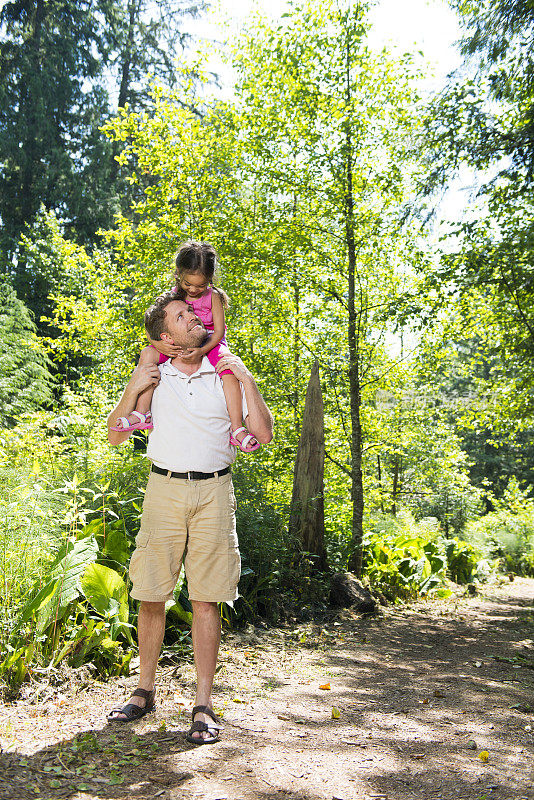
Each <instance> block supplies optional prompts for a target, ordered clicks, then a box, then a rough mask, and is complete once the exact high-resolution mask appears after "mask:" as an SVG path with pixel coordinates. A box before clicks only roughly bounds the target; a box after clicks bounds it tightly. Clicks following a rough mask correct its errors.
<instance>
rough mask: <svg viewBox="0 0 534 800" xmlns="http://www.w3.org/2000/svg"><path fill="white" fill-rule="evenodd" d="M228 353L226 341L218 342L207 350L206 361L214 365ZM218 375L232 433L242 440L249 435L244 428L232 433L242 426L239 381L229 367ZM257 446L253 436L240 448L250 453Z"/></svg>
mask: <svg viewBox="0 0 534 800" xmlns="http://www.w3.org/2000/svg"><path fill="white" fill-rule="evenodd" d="M229 353H230V350H229V349H228V347H227V346H226V342H220V343H219V344H216V345H215V347H213V348H212V349H211V350H210V351H209V352H208V354H207V356H208V361H209V362H210V364H212V365H213V366H214V367H216V366H217V362H218V361H219V360H220V359H221V358H222V357H223V356H225V355H228V354H229ZM219 377H220V378H221V380H222V383H223V390H224V397H225V400H226V407H227V409H228V414H229V415H230V424H231V426H232V435H233V436H234V439H236V440H237V441H238V442H242V441H243V439H244V438H245V436H249V435H250V434H248V433H247V431H246V430H243V431H240V432H239V433H237V434H234V433H233V432H234V431H235V430H237V429H238V428H242V427H243V401H242V399H241V387H240V385H239V381H238V380H237V378H236V376H235V375H234V373H233V372H232V371H231V370H229V369H226V370H224V371H223V372H221V373H220V375H219ZM258 447H259V444H258V442H257V441H256V439H254V437H253V438H252V440H250V441H249V442H247V444H246V445H245V449H244V450H242V452H243V453H251V452H252V451H253V450H257V449H258Z"/></svg>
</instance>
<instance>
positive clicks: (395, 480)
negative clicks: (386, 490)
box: [391, 455, 402, 517]
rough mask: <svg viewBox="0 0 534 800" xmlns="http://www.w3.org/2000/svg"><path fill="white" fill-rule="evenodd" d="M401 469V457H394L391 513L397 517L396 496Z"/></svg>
mask: <svg viewBox="0 0 534 800" xmlns="http://www.w3.org/2000/svg"><path fill="white" fill-rule="evenodd" d="M401 469H402V456H399V455H396V456H395V460H394V462H393V485H392V487H391V513H392V514H393V516H394V517H396V516H397V496H398V494H399V481H400V472H401Z"/></svg>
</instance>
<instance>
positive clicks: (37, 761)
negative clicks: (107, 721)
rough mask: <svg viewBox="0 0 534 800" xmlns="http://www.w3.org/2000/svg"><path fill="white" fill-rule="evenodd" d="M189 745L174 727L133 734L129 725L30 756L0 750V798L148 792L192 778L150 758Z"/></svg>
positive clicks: (117, 795) (82, 736)
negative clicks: (163, 766) (0, 751)
mask: <svg viewBox="0 0 534 800" xmlns="http://www.w3.org/2000/svg"><path fill="white" fill-rule="evenodd" d="M184 727H185V726H184ZM191 749H194V745H191V744H188V743H187V742H186V741H185V739H184V736H183V733H180V732H169V731H163V730H155V731H154V730H151V731H147V732H144V733H142V734H136V732H135V725H134V726H130V727H128V726H123V725H120V726H119V725H113V726H109V727H106V728H104V729H102V730H93V731H86V732H83V733H80V734H77V735H76V736H74V737H72V738H70V739H64V740H63V741H61V742H60V743H59V744H55V745H51V746H49V747H45V748H43V749H42V750H39V751H38V752H36V753H34V754H33V755H24V756H23V755H19V754H18V753H2V754H0V798H9V800H22V798H26V797H37V796H38V797H40V798H49V797H50V798H52V797H53V798H63V797H65V798H70V797H73V796H78V795H80V794H81V795H83V796H89V797H107V798H123V797H125V796H126V797H132V798H133V797H135V798H145V797H153V796H154V795H155V794H156V792H158V791H161V790H162V789H163V788H164V787H169V788H171V787H173V786H179V785H180V784H181V783H184V782H186V781H187V780H188V779H190V778H191V777H192V775H191V773H188V772H187V770H185V769H184V770H183V771H181V772H180V771H178V772H177V771H175V770H172V769H165V768H162V764H161V763H158V764H157V766H155V761H156V759H160V758H161V755H162V753H164V754H165V756H166V757H169V756H177V755H179V754H180V753H186V752H187V751H188V750H191ZM37 790H38V791H37Z"/></svg>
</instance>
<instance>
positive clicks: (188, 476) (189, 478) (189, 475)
mask: <svg viewBox="0 0 534 800" xmlns="http://www.w3.org/2000/svg"><path fill="white" fill-rule="evenodd" d="M187 480H188V481H192V480H193V478H192V477H191V472H188V473H187Z"/></svg>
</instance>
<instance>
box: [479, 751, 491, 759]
mask: <svg viewBox="0 0 534 800" xmlns="http://www.w3.org/2000/svg"><path fill="white" fill-rule="evenodd" d="M478 757H479V758H480V760H481V761H487V760H488V758H489V753H488V751H487V750H481V751H480V753H479V754H478Z"/></svg>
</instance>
